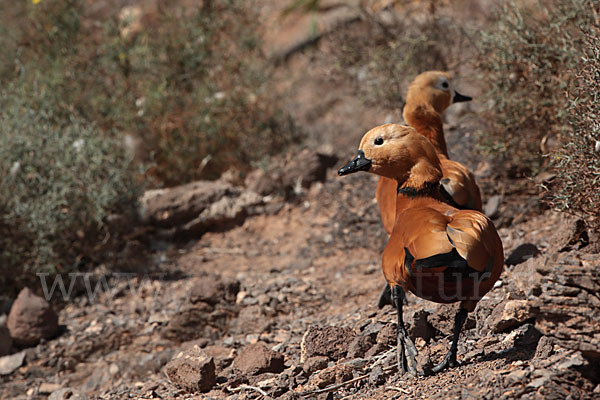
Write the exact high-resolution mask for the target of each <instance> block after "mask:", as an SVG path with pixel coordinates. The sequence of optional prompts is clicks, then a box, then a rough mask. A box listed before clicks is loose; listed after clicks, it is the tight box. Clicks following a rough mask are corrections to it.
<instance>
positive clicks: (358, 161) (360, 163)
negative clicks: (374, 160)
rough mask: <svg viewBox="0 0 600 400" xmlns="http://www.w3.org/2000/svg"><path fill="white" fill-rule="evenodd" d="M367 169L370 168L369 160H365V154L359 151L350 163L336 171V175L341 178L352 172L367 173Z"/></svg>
mask: <svg viewBox="0 0 600 400" xmlns="http://www.w3.org/2000/svg"><path fill="white" fill-rule="evenodd" d="M369 168H371V160H369V159H368V158H365V153H364V152H363V151H362V150H359V151H358V154H356V157H354V158H353V159H352V161H350V162H349V163H348V164H346V165H344V166H343V167H342V168H340V169H339V170H338V175H339V176H343V175H348V174H351V173H353V172H358V171H368V170H369Z"/></svg>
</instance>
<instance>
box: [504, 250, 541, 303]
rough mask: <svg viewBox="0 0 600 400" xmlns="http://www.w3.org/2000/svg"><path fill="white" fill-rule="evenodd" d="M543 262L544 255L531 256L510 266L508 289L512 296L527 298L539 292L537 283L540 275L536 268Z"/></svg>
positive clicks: (539, 280)
mask: <svg viewBox="0 0 600 400" xmlns="http://www.w3.org/2000/svg"><path fill="white" fill-rule="evenodd" d="M545 262H546V259H545V257H533V258H530V259H528V260H526V261H524V262H522V263H520V264H518V265H515V266H514V267H512V269H511V270H510V276H511V279H510V281H509V290H510V293H511V295H512V296H513V297H515V298H519V299H527V298H530V297H532V296H533V297H537V296H539V295H540V294H541V288H540V286H539V283H540V282H541V281H542V275H541V274H540V273H539V272H537V268H538V267H539V266H540V265H544V263H545Z"/></svg>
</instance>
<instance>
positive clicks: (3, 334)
mask: <svg viewBox="0 0 600 400" xmlns="http://www.w3.org/2000/svg"><path fill="white" fill-rule="evenodd" d="M11 348H12V338H11V337H10V331H9V330H8V328H7V327H6V326H5V325H0V357H1V356H5V355H7V354H8V353H10V349H11Z"/></svg>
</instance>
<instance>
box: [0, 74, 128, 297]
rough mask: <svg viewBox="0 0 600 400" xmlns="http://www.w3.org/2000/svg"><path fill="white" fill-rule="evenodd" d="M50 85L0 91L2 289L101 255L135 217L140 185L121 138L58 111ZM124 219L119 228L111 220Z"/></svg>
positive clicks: (0, 267)
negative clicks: (48, 91) (49, 95)
mask: <svg viewBox="0 0 600 400" xmlns="http://www.w3.org/2000/svg"><path fill="white" fill-rule="evenodd" d="M54 108H55V104H54V103H53V102H52V100H51V99H49V98H47V95H46V94H45V93H44V92H43V91H36V92H30V91H28V90H27V89H26V88H25V89H24V85H18V81H17V82H15V84H11V85H9V87H8V88H5V89H4V90H2V91H1V92H0V109H1V111H0V288H3V289H6V288H11V290H14V289H16V288H15V285H19V284H20V283H22V282H23V281H26V280H28V279H31V277H32V276H33V274H34V273H37V272H48V273H57V272H65V271H70V270H72V269H73V268H75V267H77V266H78V264H80V263H81V262H82V261H83V260H84V259H85V260H88V261H90V260H91V261H94V262H100V261H102V250H104V249H105V248H106V247H110V246H112V245H116V246H119V244H120V243H121V241H122V239H121V237H120V235H119V234H120V233H121V232H123V228H124V227H126V226H130V225H129V224H128V223H129V222H130V221H132V220H134V219H135V210H136V205H137V197H138V196H139V194H140V190H139V189H140V185H139V183H138V182H137V181H136V179H135V174H134V171H133V170H132V168H131V160H130V158H129V157H128V156H127V155H126V154H125V151H124V150H123V149H122V147H121V144H120V142H119V141H117V140H115V139H111V138H104V137H102V135H101V134H100V132H99V131H98V129H97V128H96V127H95V126H94V125H93V124H91V123H89V122H87V121H85V120H83V119H81V118H80V117H76V116H74V115H71V116H69V117H67V118H65V117H63V116H61V115H60V114H59V113H55V111H54ZM116 218H118V220H119V221H120V223H119V224H118V225H120V226H119V227H116V226H114V224H113V225H111V220H115V219H116Z"/></svg>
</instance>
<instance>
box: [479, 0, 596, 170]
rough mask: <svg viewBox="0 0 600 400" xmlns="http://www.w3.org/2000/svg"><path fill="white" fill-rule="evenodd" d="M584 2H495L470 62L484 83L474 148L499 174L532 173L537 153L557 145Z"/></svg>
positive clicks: (588, 16)
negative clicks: (484, 101) (479, 128)
mask: <svg viewBox="0 0 600 400" xmlns="http://www.w3.org/2000/svg"><path fill="white" fill-rule="evenodd" d="M588 7H589V6H588V3H587V2H582V1H579V0H567V1H563V0H552V1H547V2H541V1H540V2H537V1H531V2H529V1H520V2H516V1H509V2H502V3H501V4H500V5H498V6H497V7H496V10H495V13H494V19H495V20H494V21H493V22H491V23H490V25H489V26H488V27H487V28H486V29H485V30H484V31H482V32H481V34H480V35H479V37H478V38H477V39H478V40H477V43H478V47H479V52H480V56H479V59H478V61H477V66H478V68H479V70H481V71H482V72H483V73H484V82H487V84H488V85H489V86H488V92H487V98H488V100H489V102H488V108H487V110H486V113H485V115H484V116H485V117H486V118H485V120H486V121H489V125H488V127H487V129H485V130H482V132H481V133H482V135H481V137H480V144H481V149H482V150H484V153H485V154H486V155H489V156H492V157H494V158H495V161H496V164H497V165H499V166H500V167H501V168H500V170H502V171H504V174H505V175H508V176H525V175H532V174H536V173H538V172H539V171H540V170H541V168H543V167H544V166H545V165H546V164H547V162H546V161H547V160H546V159H545V158H544V157H543V156H544V155H547V154H549V153H550V152H551V150H552V148H553V147H554V148H556V146H560V145H561V144H562V143H563V142H564V136H565V135H566V134H567V132H568V130H569V126H568V114H569V113H568V99H567V97H566V95H565V93H566V91H567V89H568V88H569V87H571V85H572V84H573V78H574V74H573V71H574V70H576V68H577V67H578V63H579V57H580V55H581V50H582V47H583V44H584V40H583V36H582V34H581V31H580V27H581V26H587V25H589V24H590V22H591V20H592V18H593V17H592V13H590V11H591V10H590V9H589V8H588Z"/></svg>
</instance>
